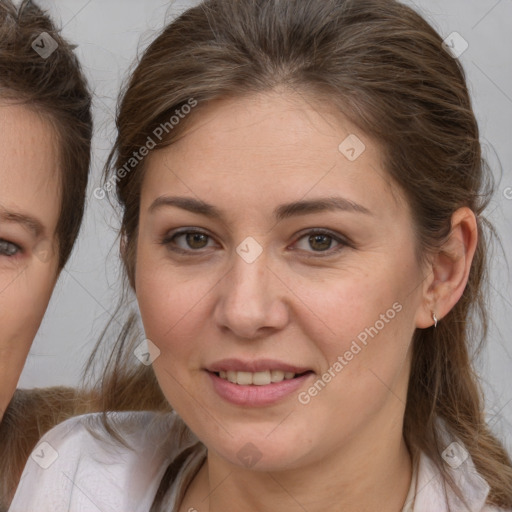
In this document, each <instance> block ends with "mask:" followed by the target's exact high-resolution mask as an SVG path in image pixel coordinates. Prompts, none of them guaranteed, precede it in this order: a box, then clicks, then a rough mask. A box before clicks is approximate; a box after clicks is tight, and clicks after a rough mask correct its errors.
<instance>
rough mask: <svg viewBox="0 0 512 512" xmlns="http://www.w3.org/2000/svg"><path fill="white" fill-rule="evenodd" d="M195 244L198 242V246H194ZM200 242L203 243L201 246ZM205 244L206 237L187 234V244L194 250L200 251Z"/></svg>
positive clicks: (198, 234) (200, 234)
mask: <svg viewBox="0 0 512 512" xmlns="http://www.w3.org/2000/svg"><path fill="white" fill-rule="evenodd" d="M196 242H199V245H196ZM201 242H205V243H203V244H201ZM206 242H207V235H203V234H202V233H188V234H187V244H188V245H189V246H190V247H192V248H194V249H201V248H203V247H205V245H206Z"/></svg>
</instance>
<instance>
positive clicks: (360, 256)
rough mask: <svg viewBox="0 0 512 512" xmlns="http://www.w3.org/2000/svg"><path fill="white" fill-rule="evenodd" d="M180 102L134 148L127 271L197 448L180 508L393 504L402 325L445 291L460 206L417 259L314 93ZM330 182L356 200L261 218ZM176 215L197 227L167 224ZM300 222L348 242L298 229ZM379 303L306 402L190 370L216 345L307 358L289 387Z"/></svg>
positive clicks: (471, 226)
mask: <svg viewBox="0 0 512 512" xmlns="http://www.w3.org/2000/svg"><path fill="white" fill-rule="evenodd" d="M193 115H194V116H196V118H195V119H191V124H190V125H189V126H188V128H187V131H186V133H185V136H184V137H182V138H180V140H179V141H178V142H176V143H175V144H173V145H171V146H169V147H167V148H165V149H162V150H159V151H156V152H154V153H153V154H152V155H150V156H149V157H148V160H147V162H146V164H147V167H146V172H147V174H146V176H145V178H144V182H143V186H142V196H141V209H140V225H139V233H138V241H137V244H138V245H137V263H136V269H135V270H136V272H135V288H136V294H137V298H138V302H139V306H140V310H141V314H142V319H143V323H144V326H145V330H146V336H147V337H148V338H149V339H150V340H151V341H152V342H153V343H154V344H155V345H156V346H157V347H158V349H159V350H160V355H159V356H158V357H157V358H156V359H155V361H154V363H153V365H154V369H155V372H156V375H157V377H158V380H159V382H160V386H161V388H162V390H163V392H164V394H165V395H166V397H167V399H168V400H169V402H170V403H171V405H172V406H173V407H174V408H175V409H176V411H177V412H178V414H179V415H180V416H181V417H182V418H183V419H184V421H185V422H186V423H187V424H188V425H189V427H190V428H191V429H192V430H193V431H194V432H195V433H196V435H197V436H198V437H199V438H200V439H201V440H202V441H203V442H204V443H205V444H206V446H207V447H208V450H209V452H208V460H207V462H206V463H205V464H204V465H203V467H202V468H201V470H200V471H199V473H198V475H197V476H196V477H195V479H194V481H193V482H192V484H191V486H190V487H189V489H188V491H187V493H186V496H185V498H184V501H183V502H182V504H181V507H180V510H183V511H186V510H189V509H191V508H194V509H196V510H199V511H201V512H202V511H204V510H209V511H220V510H241V509H242V510H247V511H252V510H280V511H298V510H304V509H306V510H308V511H309V512H314V511H320V510H322V511H325V510H344V511H353V510H354V511H355V510H357V511H361V510H381V511H397V510H401V507H402V506H403V504H404V501H405V498H406V495H407V492H408V489H409V485H410V481H411V472H412V465H411V457H410V454H409V452H408V449H407V447H406V445H405V442H404V440H403V436H402V422H403V416H404V410H405V402H406V394H407V383H408V379H409V367H410V356H411V338H412V335H413V333H414V330H415V329H416V328H426V327H429V326H431V325H432V324H433V321H432V310H433V309H435V311H436V314H437V317H438V318H442V317H443V316H444V315H445V314H446V313H447V312H448V311H449V310H450V309H451V307H453V305H454V304H455V303H456V301H457V300H458V298H459V297H460V294H461V293H462V291H463V289H464V286H465V283H466V280H467V274H468V271H469V264H470V262H471V258H472V255H473V253H474V248H475V244H476V234H475V233H476V229H475V226H476V224H475V219H474V215H473V214H472V213H471V212H470V211H469V210H467V209H461V210H460V211H458V212H457V215H456V216H454V224H453V226H454V231H453V236H452V238H451V239H450V241H449V242H447V245H446V252H445V253H442V254H441V253H440V254H439V255H433V257H432V259H431V263H429V264H428V265H420V264H419V263H418V262H417V260H416V258H415V253H414V228H413V225H412V218H411V214H410V211H409V209H408V207H407V204H406V202H405V201H404V199H403V195H402V194H401V192H400V190H399V189H398V188H397V187H395V186H394V185H392V184H391V183H390V179H389V178H388V176H387V175H386V173H385V171H384V169H383V167H382V163H381V158H380V156H381V151H380V149H379V146H378V144H376V143H375V141H372V140H371V139H370V138H369V137H367V136H366V135H365V134H363V133H361V132H360V130H359V129H358V128H356V127H355V126H353V125H351V124H350V123H349V122H348V121H347V120H345V119H344V118H343V117H341V116H340V115H336V117H335V116H334V115H333V113H332V109H330V110H329V109H327V108H322V107H320V106H318V107H313V102H311V101H304V99H303V98H301V97H300V96H297V95H294V94H292V93H288V92H285V91H279V92H278V91H273V92H271V93H268V94H260V95H255V96H250V97H245V98H240V99H231V100H223V101H219V102H216V103H213V104H211V105H210V106H208V107H207V108H206V109H203V110H202V111H201V113H200V115H198V113H197V112H196V113H195V114H193ZM349 134H356V135H357V136H358V137H359V139H360V140H362V141H363V142H364V144H365V146H366V150H365V151H364V152H363V153H362V154H361V155H360V156H359V157H358V158H357V159H356V160H354V161H349V160H348V159H347V158H346V157H345V156H344V155H343V154H342V153H341V152H340V151H339V150H338V146H339V145H340V143H341V142H342V141H344V140H345V139H346V137H347V136H348V135H349ZM165 195H167V196H171V195H172V196H186V197H189V198H195V199H201V200H203V201H205V202H207V203H210V204H213V205H215V206H216V207H217V208H219V209H221V210H222V214H223V218H222V220H216V219H211V218H207V217H206V216H204V215H200V214H198V213H192V212H189V211H186V210H184V209H181V208H177V207H175V206H163V207H160V208H156V209H151V208H150V206H151V205H152V204H153V203H154V201H155V200H156V199H157V198H159V197H161V196H165ZM333 195H336V196H342V197H344V198H346V199H348V200H350V201H353V202H355V203H358V204H359V205H362V206H364V207H365V208H366V209H368V210H369V211H370V212H371V213H369V214H364V213H359V212H348V211H338V210H333V211H321V212H316V213H309V214H307V215H300V216H293V217H290V218H287V219H284V220H280V221H277V220H276V219H275V218H274V217H273V210H274V209H275V208H276V207H277V206H279V205H281V204H283V203H290V202H293V201H298V200H311V199H319V198H325V197H330V196H333ZM179 228H188V229H189V231H194V230H198V229H199V230H200V231H202V232H204V233H205V234H206V235H207V236H206V237H203V238H201V237H199V239H196V240H194V239H193V238H192V239H189V240H188V243H187V238H186V236H181V237H179V238H174V239H173V240H172V235H174V234H176V231H177V230H178V229H179ZM313 228H323V229H325V230H329V231H330V232H331V233H332V235H333V237H339V239H340V240H343V239H348V240H349V242H348V243H347V244H342V243H340V242H338V241H336V239H335V238H332V239H329V238H327V239H321V240H319V241H317V242H315V239H314V238H310V234H309V231H310V230H311V229H313ZM249 236H250V237H253V238H254V239H256V240H257V242H258V243H259V244H260V245H261V247H262V249H263V252H262V253H261V255H260V256H259V257H258V258H257V259H256V260H255V261H254V262H253V263H251V264H248V263H247V262H246V261H245V260H244V259H243V258H241V257H240V256H239V254H237V252H236V248H237V247H238V246H239V244H241V242H242V241H244V239H246V237H249ZM164 240H166V243H165V244H163V243H162V241H164ZM329 242H330V244H329ZM325 246H327V249H325ZM173 248H175V249H176V248H181V249H182V250H184V251H185V253H183V254H180V253H178V252H176V251H173V250H172V249H173ZM322 248H324V251H323V252H322ZM339 248H341V250H339V251H337V249H339ZM327 253H329V254H330V255H329V256H323V257H322V254H327ZM396 303H398V304H399V305H400V306H401V308H400V311H399V312H397V314H396V315H395V316H394V318H393V319H391V320H389V321H388V322H385V325H384V327H383V328H382V329H380V330H379V331H378V334H377V335H375V336H374V337H373V338H369V339H368V343H367V345H366V346H362V349H361V351H360V352H359V353H357V355H355V356H354V357H353V358H352V359H351V360H350V361H348V362H347V363H348V364H346V365H344V367H343V369H342V370H341V371H339V372H338V373H336V376H335V377H334V378H332V379H331V381H330V382H329V383H328V384H327V385H326V386H325V387H324V388H323V389H322V390H321V391H320V392H319V393H318V394H317V395H316V396H314V397H313V398H312V399H311V401H310V402H309V403H308V404H307V405H304V404H302V403H300V402H299V401H298V392H297V393H292V394H291V395H289V396H288V397H286V398H284V399H282V400H281V401H279V403H276V404H273V405H270V406H265V407H256V408H251V407H248V406H238V405H233V404H231V403H229V402H226V401H224V400H223V399H222V398H220V397H219V396H218V395H217V394H216V392H215V391H214V390H213V387H212V385H211V383H210V377H209V376H208V374H207V373H206V371H205V367H208V366H209V365H211V364H212V363H214V362H215V361H218V360H220V359H224V358H239V359H242V360H246V361H251V360H254V359H264V358H265V359H267V358H270V359H277V360H279V361H283V362H286V363H289V364H292V365H297V366H301V367H307V368H309V369H311V370H313V371H314V373H315V375H310V377H308V380H307V381H306V382H305V383H304V385H303V386H302V387H301V389H300V390H299V391H307V389H308V388H309V387H311V386H312V384H313V383H314V382H315V381H316V380H317V379H318V378H319V377H320V376H321V375H322V374H323V373H324V372H326V371H327V370H328V369H329V368H330V367H332V366H333V364H334V363H335V362H336V361H337V360H338V361H339V359H338V356H343V355H344V354H345V353H346V352H347V351H348V350H349V349H350V347H351V344H352V341H353V340H355V339H357V336H358V335H359V334H360V333H361V332H363V331H364V330H365V328H369V327H370V326H375V324H376V322H377V321H378V320H379V319H381V318H382V317H381V315H382V314H385V313H386V311H388V310H389V309H390V308H392V306H393V304H396ZM379 325H380V324H379ZM360 345H361V344H360ZM345 360H346V359H345ZM247 443H252V445H254V446H255V447H256V448H257V451H258V453H259V457H261V458H259V460H258V461H257V462H256V464H255V465H254V466H251V467H247V466H246V465H244V463H243V462H242V460H241V459H240V458H239V457H238V453H239V450H240V449H241V448H242V447H244V446H245V445H246V444H247ZM251 450H254V448H251ZM333 504H335V506H334V505H333ZM333 507H334V508H333Z"/></svg>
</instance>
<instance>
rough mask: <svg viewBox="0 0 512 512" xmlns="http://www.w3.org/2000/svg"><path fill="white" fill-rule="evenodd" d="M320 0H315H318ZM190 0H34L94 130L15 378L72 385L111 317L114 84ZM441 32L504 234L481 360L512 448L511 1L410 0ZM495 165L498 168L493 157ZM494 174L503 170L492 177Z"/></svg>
mask: <svg viewBox="0 0 512 512" xmlns="http://www.w3.org/2000/svg"><path fill="white" fill-rule="evenodd" d="M318 1H321V0H318ZM194 3H197V2H196V1H194V2H192V1H190V0H189V1H186V0H183V1H174V2H169V1H163V0H144V1H140V0H57V1H49V0H40V1H39V4H40V5H41V6H42V7H44V8H46V9H48V10H49V12H50V13H51V14H52V15H53V16H54V19H55V20H56V21H57V22H58V23H59V24H60V26H61V27H63V33H64V35H65V36H66V37H67V38H69V39H70V40H71V41H73V42H74V43H75V44H77V45H78V48H77V50H76V52H77V54H78V56H79V57H80V59H81V61H82V63H83V66H84V68H85V71H86V73H87V76H88V78H89V79H90V81H91V84H92V88H93V90H94V92H95V95H96V97H95V100H94V108H95V123H96V125H95V139H94V155H93V169H92V179H91V183H90V189H89V193H88V207H87V214H86V219H85V225H84V229H83V230H82V233H81V236H80V238H79V241H78V244H77V247H76V248H75V251H74V253H73V256H72V258H71V260H70V262H69V263H68V265H67V266H66V268H65V270H64V271H63V273H62V276H61V278H60V280H59V283H58V285H57V288H56V290H55V292H54V294H53V298H52V301H51V303H50V306H49V308H48V311H47V315H46V317H45V319H44V321H43V324H42V326H41V329H40V331H39V334H38V335H37V337H36V339H35V342H34V345H33V348H32V350H31V353H30V356H29V358H28V361H27V364H26V366H25V369H24V372H23V374H22V376H21V379H20V382H19V387H45V386H51V385H76V384H78V382H79V380H80V375H81V371H82V367H83V365H84V362H85V360H86V358H87V356H88V355H89V353H90V351H91V348H92V346H93V344H94V342H95V341H96V339H97V337H98V335H99V333H100V331H101V330H102V328H103V327H104V325H105V324H106V322H107V321H108V320H109V318H110V317H111V315H112V313H113V311H114V306H115V304H116V298H117V296H118V292H119V263H118V248H117V245H116V244H115V228H116V226H117V221H116V217H115V216H114V215H113V212H112V208H111V206H110V205H109V203H108V201H107V200H105V199H104V200H98V199H96V198H95V197H94V196H93V190H94V188H96V187H98V186H99V183H100V174H101V168H102V165H103V164H104V162H105V159H106V156H107V152H108V149H109V148H110V146H111V143H112V141H113V137H114V127H113V113H114V111H115V98H116V94H117V91H118V90H119V87H120V84H121V83H122V81H123V80H124V79H125V78H126V76H127V73H128V70H129V69H131V68H132V67H133V63H134V61H135V58H136V56H137V55H139V54H140V53H141V51H142V50H143V49H144V48H145V47H146V46H147V44H149V42H150V41H151V40H152V39H153V38H154V37H155V35H156V34H157V33H158V31H159V30H160V29H161V28H162V27H163V26H164V24H165V22H166V19H167V20H169V19H170V18H171V17H173V16H174V15H175V14H176V13H179V12H181V11H183V10H184V9H186V8H187V7H188V6H191V5H192V4H194ZM406 3H408V4H411V5H413V6H414V7H415V8H416V9H417V10H419V11H420V12H421V13H422V14H423V15H424V16H425V17H426V18H427V20H428V21H429V22H430V23H431V24H432V25H433V26H434V27H435V28H436V29H437V31H438V32H439V33H440V34H441V35H442V36H443V38H444V37H447V36H448V35H449V34H451V33H452V32H454V31H456V32H458V33H459V34H460V35H461V36H462V37H463V38H464V39H465V40H466V41H467V42H468V43H469V47H468V49H467V50H466V51H465V52H464V53H463V54H462V55H461V57H460V59H461V61H462V64H463V66H464V68H465V70H466V73H467V77H468V82H469V86H470V92H471V94H472V97H473V101H474V108H475V112H476V114H477V118H478V120H479V124H480V129H481V140H482V143H483V147H484V154H485V156H486V157H487V158H488V159H489V162H490V164H491V165H492V166H493V169H494V170H495V175H496V176H497V182H498V184H497V191H496V195H495V197H494V199H493V201H492V203H491V205H490V207H489V209H488V211H487V215H488V216H489V218H490V219H491V220H492V221H493V222H494V223H495V225H496V227H497V230H498V233H499V235H500V237H501V240H502V242H503V248H504V251H503V252H501V251H500V250H499V248H497V249H496V251H495V252H494V256H493V260H492V266H493V270H492V276H491V277H492V285H491V292H492V303H491V311H492V316H493V321H492V323H491V332H490V337H489V338H490V339H489V344H488V348H487V350H486V352H485V354H483V357H482V360H481V362H480V364H479V367H480V369H481V374H482V377H483V381H484V388H485V392H486V398H487V406H486V410H487V414H488V420H489V422H490V424H491V426H492V428H493V429H494V430H495V431H496V432H497V433H498V434H500V435H501V436H503V437H504V438H505V439H506V443H507V445H508V448H509V450H511V451H512V320H511V318H512V292H511V289H512V287H511V277H510V272H509V270H508V268H507V260H508V261H509V262H510V259H511V258H510V251H511V249H512V229H511V224H512V223H511V220H510V219H511V218H512V190H510V193H509V194H508V199H507V197H506V195H507V194H506V193H505V191H506V190H507V187H512V172H511V164H512V144H511V142H512V140H511V135H512V1H511V0H449V1H446V0H444V1H441V0H421V1H420V0H416V1H415V2H410V1H408V2H406ZM500 163H501V167H502V169H503V174H502V175H500V172H499V165H500ZM500 176H501V178H500Z"/></svg>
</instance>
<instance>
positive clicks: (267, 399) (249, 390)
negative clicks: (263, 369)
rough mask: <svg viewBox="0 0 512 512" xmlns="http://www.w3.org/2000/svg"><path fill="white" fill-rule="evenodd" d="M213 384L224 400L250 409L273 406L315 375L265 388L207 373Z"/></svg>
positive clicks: (307, 374) (272, 384)
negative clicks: (238, 382) (234, 382)
mask: <svg viewBox="0 0 512 512" xmlns="http://www.w3.org/2000/svg"><path fill="white" fill-rule="evenodd" d="M207 373H208V375H209V376H210V379H211V381H212V384H213V389H214V390H215V391H216V392H217V394H218V395H219V396H220V397H221V398H223V399H224V400H226V401H228V402H230V403H232V404H235V405H244V406H249V407H262V406H266V405H272V404H275V403H276V402H278V401H279V400H281V399H283V398H284V397H286V396H289V395H291V394H292V393H294V392H296V391H297V390H298V389H299V388H300V387H301V386H302V385H303V384H304V382H305V381H306V380H307V379H308V378H309V377H311V376H312V375H313V373H312V372H309V373H306V374H304V375H301V376H300V377H295V378H294V379H288V380H283V381H281V382H273V383H271V384H265V385H264V386H255V385H250V386H241V385H239V384H233V383H232V382H229V381H228V380H226V379H222V378H220V377H219V376H218V375H216V374H215V373H212V372H207Z"/></svg>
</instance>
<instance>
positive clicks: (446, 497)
mask: <svg viewBox="0 0 512 512" xmlns="http://www.w3.org/2000/svg"><path fill="white" fill-rule="evenodd" d="M438 434H439V436H440V438H441V440H442V443H443V446H445V447H446V448H445V450H444V451H443V454H442V458H443V464H444V469H445V470H446V472H447V473H448V474H449V476H450V477H451V478H452V480H453V482H454V483H455V484H456V486H457V487H458V488H459V490H460V491H461V493H462V496H463V497H464V499H465V500H466V502H467V503H470V504H471V511H472V512H512V510H505V509H501V508H498V507H495V506H492V505H489V504H487V499H488V497H489V492H490V486H489V484H488V483H487V482H486V480H485V479H484V478H483V477H482V476H481V475H480V474H479V473H478V471H477V469H476V467H475V464H474V463H473V460H472V458H471V455H470V454H469V451H468V450H467V449H466V447H465V446H464V444H463V443H462V441H460V440H459V439H457V438H456V437H454V436H451V435H450V434H449V433H448V430H447V429H446V427H445V425H444V423H443V422H441V421H439V422H438ZM415 487H416V490H417V492H416V496H415V504H414V507H413V510H414V512H430V511H431V510H436V511H437V512H449V511H466V510H468V509H467V506H466V505H465V504H463V503H462V502H461V500H460V499H459V498H458V496H457V495H456V493H455V492H454V490H453V489H452V488H451V487H450V486H449V485H447V482H446V481H445V479H444V477H443V474H442V472H441V470H440V468H439V467H438V466H437V465H436V463H435V462H434V461H433V460H432V459H431V458H430V457H428V456H427V455H426V454H425V453H423V452H422V453H420V454H419V457H418V467H417V480H416V485H415Z"/></svg>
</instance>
